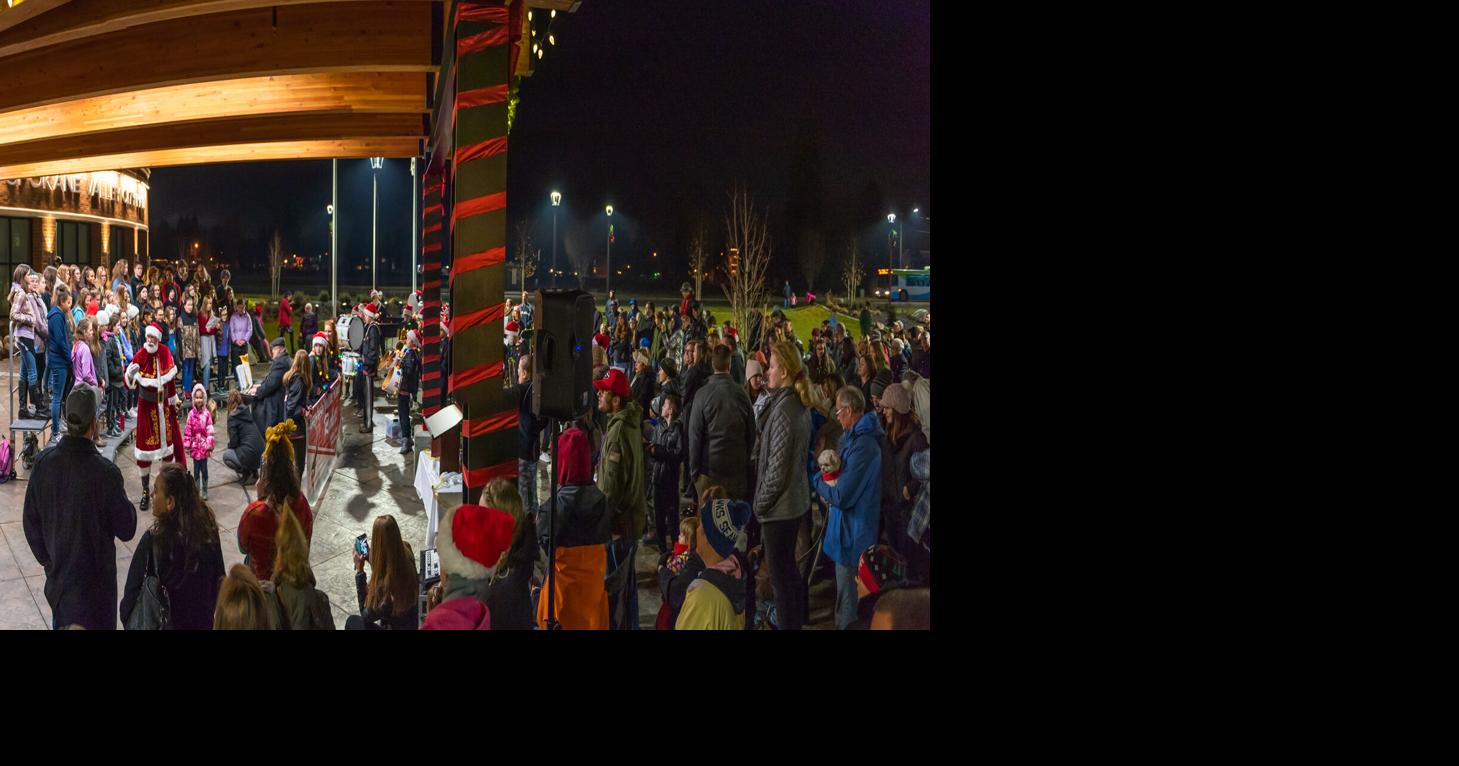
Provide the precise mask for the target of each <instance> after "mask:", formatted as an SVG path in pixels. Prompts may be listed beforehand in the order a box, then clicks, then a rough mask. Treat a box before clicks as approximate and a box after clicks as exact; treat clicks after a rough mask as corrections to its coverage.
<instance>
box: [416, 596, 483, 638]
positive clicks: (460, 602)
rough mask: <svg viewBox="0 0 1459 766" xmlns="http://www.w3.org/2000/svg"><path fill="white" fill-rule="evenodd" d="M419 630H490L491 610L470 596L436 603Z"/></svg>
mask: <svg viewBox="0 0 1459 766" xmlns="http://www.w3.org/2000/svg"><path fill="white" fill-rule="evenodd" d="M420 629H421V630H491V610H490V609H487V608H486V604H483V603H481V601H480V599H476V598H473V597H471V596H462V597H460V598H453V599H451V600H450V601H442V602H441V603H439V604H436V608H435V609H432V610H431V611H429V612H427V613H426V619H425V622H422V623H421V626H420Z"/></svg>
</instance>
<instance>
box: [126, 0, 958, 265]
mask: <svg viewBox="0 0 1459 766" xmlns="http://www.w3.org/2000/svg"><path fill="white" fill-rule="evenodd" d="M538 13H540V14H541V15H542V16H544V17H545V16H546V15H547V14H546V12H545V11H539V12H538ZM542 21H544V19H542V18H539V19H538V22H539V27H538V29H539V30H540V29H545V27H544V26H541V25H540V22H542ZM552 33H553V34H554V35H555V36H556V39H557V44H556V45H555V46H550V47H549V48H548V49H547V53H546V55H545V57H544V58H543V59H542V60H541V61H539V62H538V65H537V70H536V73H535V74H534V75H533V76H532V77H530V78H526V79H524V81H523V84H522V88H521V103H520V105H519V106H518V112H517V117H516V123H515V124H514V125H513V128H512V132H511V136H510V140H511V145H510V159H509V162H510V166H509V172H508V214H509V221H510V222H511V223H510V224H509V231H508V246H509V249H510V251H511V253H512V255H515V246H516V225H517V222H518V221H520V220H524V219H535V223H536V227H535V228H534V235H535V239H536V240H537V246H539V247H540V248H541V249H542V252H543V254H544V258H546V257H548V255H547V254H548V253H549V252H550V248H551V232H552V208H551V205H550V202H549V201H548V193H549V192H550V191H552V190H553V189H557V190H558V191H561V192H562V194H563V197H564V199H563V205H562V207H561V208H559V216H560V218H559V248H560V250H559V263H565V262H566V256H565V253H563V252H562V248H564V247H567V245H565V244H564V243H565V242H566V241H568V240H569V239H570V237H569V234H570V233H571V239H572V241H573V242H574V246H576V247H585V246H591V247H594V248H596V251H597V253H598V257H600V258H601V257H602V253H601V250H602V248H603V246H604V239H605V234H606V219H605V216H604V214H603V205H604V204H605V203H611V204H612V205H613V206H614V215H613V222H614V224H615V226H616V231H617V241H616V243H615V244H614V246H613V261H614V265H615V268H617V267H619V266H620V264H623V263H633V264H634V265H635V267H636V268H640V269H642V268H645V267H646V266H647V265H648V264H649V263H650V261H649V253H650V252H651V251H653V250H657V251H658V252H659V264H660V266H659V268H661V269H662V270H663V271H665V272H667V273H666V277H667V276H668V275H669V274H672V275H673V277H674V278H675V279H677V278H678V276H679V275H681V274H682V273H683V271H684V269H683V266H682V260H683V250H684V248H685V245H686V242H687V236H688V231H689V226H690V223H691V221H692V220H693V219H694V217H695V216H697V215H702V216H705V217H707V219H708V222H709V223H710V225H711V226H710V233H711V238H712V240H713V241H714V244H715V245H716V247H718V246H719V245H721V244H722V241H723V224H722V217H723V210H724V207H725V200H726V192H727V191H728V190H729V188H730V186H731V185H732V184H733V183H734V182H735V181H740V182H743V183H745V184H746V185H747V186H748V188H749V189H750V191H751V192H752V194H753V195H754V197H755V199H756V201H757V203H759V204H760V205H762V206H763V207H765V208H766V209H767V211H768V212H769V213H770V216H771V223H772V233H773V235H774V238H775V242H774V246H775V251H776V254H777V256H778V258H777V261H778V262H777V263H776V264H775V266H773V267H772V276H773V277H775V278H776V279H779V278H780V277H782V276H789V277H791V278H792V280H793V282H794V283H795V284H796V285H797V287H798V288H803V282H804V280H803V279H801V278H800V277H799V276H798V272H797V271H796V269H795V266H794V265H793V263H792V262H791V261H792V253H793V251H794V250H795V243H796V242H797V241H798V239H797V237H795V236H794V234H793V233H792V232H791V231H790V229H792V228H796V227H793V226H791V224H790V223H789V222H791V221H801V222H804V221H816V222H818V223H816V224H815V225H816V226H817V227H819V228H821V229H823V230H825V231H826V232H827V233H828V238H829V239H831V240H835V241H836V242H839V241H841V240H839V239H837V237H839V236H840V235H841V234H842V233H845V232H850V231H851V230H852V228H853V227H854V228H855V229H856V231H855V232H854V233H856V234H859V235H861V237H862V239H863V241H865V242H867V243H869V245H868V246H875V242H876V238H877V236H878V233H879V235H880V237H881V241H882V242H883V243H884V242H885V237H886V213H887V212H891V211H893V210H895V211H897V212H898V213H899V218H900V217H902V216H905V214H906V213H907V212H908V211H910V209H911V207H912V206H913V205H914V204H915V205H920V206H921V208H922V212H923V214H924V215H927V214H928V213H929V212H930V207H931V200H930V198H929V189H930V183H929V172H930V164H931V95H930V94H931V51H930V45H931V43H930V38H931V16H930V9H929V3H927V2H904V1H902V0H897V1H896V2H886V0H836V1H834V2H832V1H830V0H798V2H794V3H786V2H784V1H783V0H779V1H778V2H762V1H759V0H753V1H751V0H735V1H733V2H731V1H730V0H716V1H712V2H703V3H688V4H686V3H684V2H682V1H679V2H668V0H634V2H631V3H621V2H604V1H602V0H585V2H583V4H582V6H581V7H580V8H579V10H578V12H577V13H575V14H562V13H559V14H558V16H557V19H556V20H555V22H554V25H553V28H552ZM813 155H819V168H820V171H819V177H818V179H817V180H816V181H815V182H814V183H810V184H809V185H808V184H807V183H806V182H805V179H804V177H803V176H802V178H801V183H799V184H797V182H796V180H795V176H796V174H795V173H794V172H793V168H795V167H797V166H798V163H799V167H805V166H806V165H807V164H808V162H809V161H808V157H810V156H813ZM809 164H814V163H809ZM329 167H330V163H329V162H328V161H327V160H324V161H300V162H271V163H252V164H241V165H207V166H195V167H183V168H158V169H156V170H155V171H154V172H153V176H152V190H151V201H152V216H153V223H154V250H153V252H154V254H155V255H158V256H159V257H160V256H163V255H166V254H168V253H172V252H175V249H174V245H173V243H172V242H171V241H169V240H170V234H169V231H168V229H167V226H166V225H159V224H162V223H163V222H164V221H165V222H167V223H168V224H176V222H177V219H178V216H180V215H188V216H191V215H196V216H197V217H198V219H199V222H200V223H201V224H202V225H204V226H205V227H208V226H217V225H223V224H225V223H227V222H228V221H229V219H230V217H231V218H232V219H233V222H232V227H233V229H234V232H235V233H234V234H231V235H229V236H226V237H223V238H221V239H222V240H223V241H217V239H219V238H215V243H214V246H215V247H217V248H223V250H224V256H225V257H226V258H228V259H229V260H235V259H236V258H237V257H238V256H239V254H237V253H228V252H227V248H228V247H229V246H230V245H229V244H225V242H228V243H235V242H241V244H232V245H231V246H232V247H234V248H235V249H236V248H239V247H242V248H244V249H246V250H250V251H254V252H257V251H258V250H260V249H261V247H262V244H261V242H260V243H253V242H247V241H246V239H247V238H249V237H252V236H253V234H254V232H255V231H263V230H264V229H266V228H272V226H273V225H274V224H275V222H278V224H279V225H281V226H282V227H284V229H285V238H286V240H287V241H288V242H289V244H290V245H291V246H292V247H294V248H295V249H297V251H298V252H300V254H304V253H322V252H326V251H327V249H328V215H327V214H326V212H325V205H326V204H327V203H328V202H329V196H330V178H329ZM379 175H380V242H379V249H380V253H381V254H382V256H383V257H387V258H394V259H395V260H396V261H397V262H398V268H397V269H396V270H395V271H394V277H393V279H387V273H386V272H382V275H381V281H382V282H387V281H395V282H404V281H407V280H408V275H407V270H408V266H409V255H410V254H409V248H410V230H409V228H408V227H409V226H410V196H409V195H410V174H409V163H408V160H387V161H386V164H385V168H384V169H383V170H381V171H380V174H379ZM796 188H815V189H820V190H821V191H820V193H817V194H814V195H800V196H813V197H815V198H817V199H818V200H819V203H812V204H810V205H807V204H806V203H805V201H804V200H800V201H797V200H795V199H791V197H794V196H796V195H794V194H792V191H791V190H792V189H796ZM340 207H341V211H340V227H341V229H340V255H341V272H342V276H341V279H342V280H343V279H344V278H345V277H344V274H345V272H346V270H347V269H353V268H354V266H355V265H356V264H363V263H365V262H367V260H368V253H369V248H370V168H369V163H368V161H366V160H342V161H341V162H340ZM808 208H809V209H810V212H807V209H808ZM238 232H241V234H240V233H238ZM584 243H586V244H584ZM828 249H829V250H830V251H831V252H830V257H831V259H832V262H833V263H839V260H838V259H839V258H840V257H841V255H842V250H843V249H844V248H840V247H835V246H832V247H829V248H828ZM258 257H260V258H261V257H262V254H261V252H259V254H258ZM665 262H668V263H670V264H674V265H673V266H672V267H665V266H664V263H665ZM832 269H834V270H835V271H837V272H839V267H828V268H827V269H826V270H825V271H823V272H822V275H823V276H822V278H821V279H819V280H818V285H819V284H821V283H824V282H829V281H833V280H832V279H831V278H830V275H831V271H832ZM326 275H327V272H326ZM326 278H327V276H326ZM235 279H237V275H235ZM363 279H364V281H366V282H368V276H364V277H363Z"/></svg>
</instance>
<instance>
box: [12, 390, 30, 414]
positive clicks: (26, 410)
mask: <svg viewBox="0 0 1459 766" xmlns="http://www.w3.org/2000/svg"><path fill="white" fill-rule="evenodd" d="M28 401H30V386H21V387H20V404H18V405H16V410H15V417H16V419H25V420H29V419H30V418H31V417H32V414H31V411H30V405H28V404H27V402H28Z"/></svg>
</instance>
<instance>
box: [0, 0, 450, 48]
mask: <svg viewBox="0 0 1459 766" xmlns="http://www.w3.org/2000/svg"><path fill="white" fill-rule="evenodd" d="M340 1H341V0H86V2H84V3H72V4H67V5H63V6H61V7H59V8H56V9H55V10H53V11H50V12H49V13H45V14H42V15H39V16H36V17H35V18H31V19H27V20H23V21H16V22H13V23H12V24H10V25H8V28H7V25H6V23H5V16H6V14H4V13H0V58H4V57H5V56H13V55H15V54H17V53H24V52H26V51H30V50H36V49H38V48H45V47H48V46H51V45H56V44H58V43H64V42H70V41H72V40H81V39H85V38H87V37H94V36H96V35H100V34H106V33H109V32H116V31H119V30H122V29H127V28H129V27H136V26H141V25H143V24H155V23H157V22H160V21H172V20H173V19H182V18H189V17H193V16H203V15H207V14H212V13H229V12H232V11H242V10H247V9H249V8H270V7H273V6H276V5H277V6H285V5H304V4H306V3H331V2H340ZM345 1H348V0H345ZM400 1H401V2H430V0H400ZM29 2H34V0H28V3H29ZM23 7H24V6H22V8H23Z"/></svg>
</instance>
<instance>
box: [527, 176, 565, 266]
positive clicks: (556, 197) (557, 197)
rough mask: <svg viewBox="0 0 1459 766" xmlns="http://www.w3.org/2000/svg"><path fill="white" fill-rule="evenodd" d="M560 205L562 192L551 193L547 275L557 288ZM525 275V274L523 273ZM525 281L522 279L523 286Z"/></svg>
mask: <svg viewBox="0 0 1459 766" xmlns="http://www.w3.org/2000/svg"><path fill="white" fill-rule="evenodd" d="M561 204H562V192H553V193H552V268H551V269H550V270H549V271H548V273H549V274H550V275H551V276H552V286H553V287H557V208H558V206H559V205H561ZM524 273H525V272H524ZM525 282H526V280H525V278H524V279H523V283H524V284H525Z"/></svg>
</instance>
